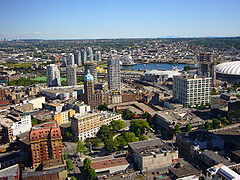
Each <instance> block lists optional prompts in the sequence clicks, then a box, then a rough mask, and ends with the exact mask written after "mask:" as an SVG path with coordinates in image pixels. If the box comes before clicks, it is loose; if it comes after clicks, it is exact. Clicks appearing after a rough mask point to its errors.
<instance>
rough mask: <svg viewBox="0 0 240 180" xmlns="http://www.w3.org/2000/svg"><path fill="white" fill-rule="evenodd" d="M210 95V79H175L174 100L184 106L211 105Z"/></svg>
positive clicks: (186, 77)
mask: <svg viewBox="0 0 240 180" xmlns="http://www.w3.org/2000/svg"><path fill="white" fill-rule="evenodd" d="M210 93H211V78H210V77H197V76H196V75H194V76H193V77H188V76H181V77H176V76H174V77H173V99H174V100H175V101H176V102H178V103H180V104H183V105H184V106H196V105H202V104H203V105H205V104H209V103H210Z"/></svg>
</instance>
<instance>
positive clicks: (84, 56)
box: [81, 49, 87, 65]
mask: <svg viewBox="0 0 240 180" xmlns="http://www.w3.org/2000/svg"><path fill="white" fill-rule="evenodd" d="M86 61H87V52H86V50H85V49H82V50H81V62H82V65H84V64H85V63H86Z"/></svg>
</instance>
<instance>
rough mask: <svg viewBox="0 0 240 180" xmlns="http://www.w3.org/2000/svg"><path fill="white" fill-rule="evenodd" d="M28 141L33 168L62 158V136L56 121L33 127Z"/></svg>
mask: <svg viewBox="0 0 240 180" xmlns="http://www.w3.org/2000/svg"><path fill="white" fill-rule="evenodd" d="M29 139H30V146H31V153H32V164H33V167H34V168H36V167H38V166H39V165H40V164H42V163H43V162H44V161H46V160H50V159H60V158H62V135H61V130H60V127H59V126H58V125H57V123H56V121H51V122H46V123H43V124H40V125H38V126H34V127H33V128H32V130H31V131H30V134H29Z"/></svg>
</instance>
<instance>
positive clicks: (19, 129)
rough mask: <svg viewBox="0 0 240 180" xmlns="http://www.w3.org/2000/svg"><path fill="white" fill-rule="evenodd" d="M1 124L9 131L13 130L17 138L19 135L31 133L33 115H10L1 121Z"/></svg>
mask: <svg viewBox="0 0 240 180" xmlns="http://www.w3.org/2000/svg"><path fill="white" fill-rule="evenodd" d="M0 124H1V125H2V126H4V127H7V128H8V129H12V135H13V136H17V135H19V134H22V133H25V132H27V131H30V129H31V127H32V122H31V115H23V114H22V115H20V114H19V115H12V114H9V115H7V116H6V117H2V118H1V119H0Z"/></svg>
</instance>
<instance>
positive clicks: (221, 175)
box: [206, 164, 240, 180]
mask: <svg viewBox="0 0 240 180" xmlns="http://www.w3.org/2000/svg"><path fill="white" fill-rule="evenodd" d="M218 179H224V180H239V179H240V175H239V174H238V173H236V172H235V171H233V170H231V169H230V168H229V167H227V166H225V165H224V164H218V165H215V166H213V167H211V168H208V169H207V175H206V180H218Z"/></svg>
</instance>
